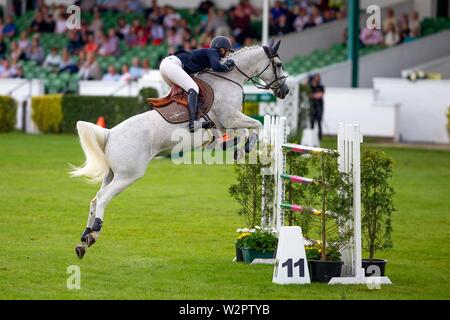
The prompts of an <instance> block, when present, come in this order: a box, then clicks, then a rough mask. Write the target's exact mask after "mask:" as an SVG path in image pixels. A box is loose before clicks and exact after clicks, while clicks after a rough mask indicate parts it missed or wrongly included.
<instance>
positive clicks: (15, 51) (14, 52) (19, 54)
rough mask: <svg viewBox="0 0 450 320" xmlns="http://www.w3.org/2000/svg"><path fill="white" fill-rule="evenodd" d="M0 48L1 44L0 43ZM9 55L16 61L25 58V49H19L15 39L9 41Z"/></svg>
mask: <svg viewBox="0 0 450 320" xmlns="http://www.w3.org/2000/svg"><path fill="white" fill-rule="evenodd" d="M0 38H1V37H0ZM0 48H1V44H0ZM10 55H11V59H14V60H17V61H19V60H25V59H26V55H25V51H24V50H22V49H20V47H19V45H18V43H17V41H13V42H11V50H10ZM0 56H1V49H0Z"/></svg>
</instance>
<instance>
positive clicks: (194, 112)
mask: <svg viewBox="0 0 450 320" xmlns="http://www.w3.org/2000/svg"><path fill="white" fill-rule="evenodd" d="M188 109H189V131H190V132H194V131H195V129H196V128H195V121H197V120H198V93H197V92H195V90H194V89H189V90H188ZM211 125H212V122H211V121H204V122H202V126H201V127H202V128H203V129H207V128H211Z"/></svg>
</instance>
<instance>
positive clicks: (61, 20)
mask: <svg viewBox="0 0 450 320" xmlns="http://www.w3.org/2000/svg"><path fill="white" fill-rule="evenodd" d="M66 22H67V17H66V16H65V15H64V14H59V15H58V16H57V17H56V23H55V33H57V34H63V33H65V32H66V30H67V24H66Z"/></svg>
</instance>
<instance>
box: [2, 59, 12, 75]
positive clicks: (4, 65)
mask: <svg viewBox="0 0 450 320" xmlns="http://www.w3.org/2000/svg"><path fill="white" fill-rule="evenodd" d="M9 67H10V66H9V61H8V59H3V60H2V61H1V64H0V78H2V79H7V78H10V77H11V70H10V68H9Z"/></svg>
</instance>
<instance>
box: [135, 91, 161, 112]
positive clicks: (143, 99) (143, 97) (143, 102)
mask: <svg viewBox="0 0 450 320" xmlns="http://www.w3.org/2000/svg"><path fill="white" fill-rule="evenodd" d="M156 97H158V91H157V90H156V89H155V88H149V87H146V88H142V89H141V90H140V91H139V95H138V103H139V106H141V108H144V109H145V108H150V109H151V107H150V106H149V105H148V104H147V99H148V98H156Z"/></svg>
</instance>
